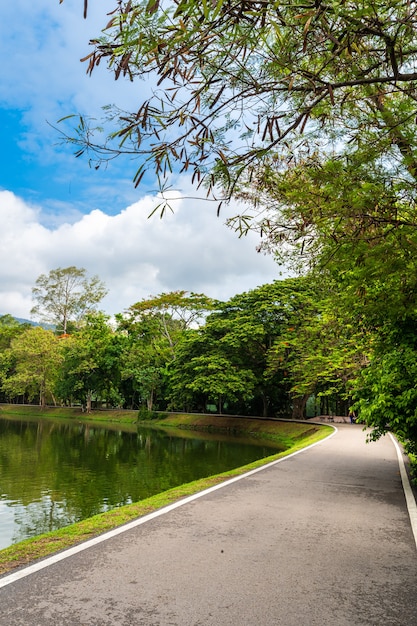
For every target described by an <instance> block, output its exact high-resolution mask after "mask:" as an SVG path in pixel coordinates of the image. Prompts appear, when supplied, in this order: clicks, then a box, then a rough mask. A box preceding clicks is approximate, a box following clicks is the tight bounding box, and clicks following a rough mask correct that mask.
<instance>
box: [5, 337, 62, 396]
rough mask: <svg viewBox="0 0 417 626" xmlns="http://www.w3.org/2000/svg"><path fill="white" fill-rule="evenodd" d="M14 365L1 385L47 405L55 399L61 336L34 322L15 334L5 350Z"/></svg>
mask: <svg viewBox="0 0 417 626" xmlns="http://www.w3.org/2000/svg"><path fill="white" fill-rule="evenodd" d="M4 354H5V357H6V359H8V360H9V361H8V362H9V366H11V369H10V370H9V372H8V373H7V375H6V376H4V377H3V381H2V389H3V391H4V392H5V393H6V395H7V396H9V397H11V398H15V397H17V396H26V397H27V398H28V399H29V400H34V399H35V398H36V399H37V400H38V402H39V404H40V405H41V406H42V407H44V406H45V404H46V402H47V400H48V399H49V400H51V399H52V400H53V401H54V402H55V397H54V390H55V383H56V379H57V376H58V373H59V366H60V363H61V358H62V357H61V354H60V350H59V345H58V340H57V338H56V337H55V335H54V334H53V333H52V332H51V331H49V330H45V329H43V328H41V327H40V326H34V327H31V328H27V329H26V330H24V331H23V332H22V333H21V334H20V335H18V336H17V337H15V338H14V339H13V340H12V342H11V345H10V348H7V349H6V351H5V353H4Z"/></svg>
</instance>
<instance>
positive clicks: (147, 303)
mask: <svg viewBox="0 0 417 626" xmlns="http://www.w3.org/2000/svg"><path fill="white" fill-rule="evenodd" d="M217 305H218V303H217V302H216V301H215V300H213V299H212V298H209V297H207V296H205V295H204V294H201V293H189V292H187V291H184V290H178V291H171V292H170V293H162V294H160V295H158V296H156V297H151V298H145V299H144V300H141V301H140V302H137V303H136V304H133V305H132V306H131V307H130V308H129V311H128V316H127V317H125V318H124V321H122V319H119V323H121V324H122V325H124V326H126V327H130V328H132V327H133V326H135V324H138V325H139V327H140V326H141V325H143V322H145V325H147V326H148V329H149V323H151V324H153V326H154V328H155V330H158V331H159V334H160V335H161V336H162V337H164V338H165V339H166V340H167V341H168V344H169V347H170V349H171V352H172V355H173V356H174V354H175V344H176V342H177V339H178V337H179V336H180V335H181V333H182V331H184V330H186V329H187V328H191V327H193V326H198V324H200V323H202V322H203V320H204V318H205V316H206V315H207V313H208V312H209V311H212V310H213V309H214V308H215V307H216V306H217Z"/></svg>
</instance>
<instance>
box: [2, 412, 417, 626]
mask: <svg viewBox="0 0 417 626" xmlns="http://www.w3.org/2000/svg"><path fill="white" fill-rule="evenodd" d="M416 557H417V551H416V543H415V539H414V536H413V532H412V528H411V524H410V517H409V514H408V511H407V507H406V504H405V498H404V492H403V489H402V484H401V478H400V474H399V465H398V460H397V455H396V450H395V447H394V444H393V442H392V440H391V439H390V438H389V437H385V438H384V439H382V440H380V441H379V442H377V443H371V444H366V443H365V434H364V432H363V431H362V429H361V427H360V426H357V425H350V424H349V425H348V424H346V425H340V426H338V432H337V434H336V435H334V436H333V437H331V438H330V439H327V440H326V441H324V442H321V443H320V444H319V445H316V446H315V447H313V448H310V449H308V450H306V451H303V452H302V453H300V454H297V455H295V456H292V457H290V458H287V459H286V460H284V461H282V462H280V463H278V464H275V465H273V466H269V467H267V468H266V469H262V471H259V472H257V473H255V474H252V475H250V476H246V477H245V478H243V479H242V480H238V481H236V482H234V483H232V484H229V485H227V486H225V487H222V488H220V489H217V490H215V491H212V492H210V493H208V494H205V495H204V496H202V497H199V498H197V499H195V500H193V501H191V502H188V503H186V504H185V505H183V506H180V507H178V508H175V509H173V510H169V511H168V512H167V513H165V514H163V515H160V516H158V517H155V518H153V519H151V520H149V521H147V522H146V523H143V524H141V525H139V526H137V527H135V528H133V529H130V530H128V531H126V532H125V533H123V534H120V535H119V536H116V537H114V538H111V539H108V540H106V541H104V542H102V543H100V544H98V545H95V546H93V547H90V548H88V549H86V550H84V551H82V552H80V553H78V554H75V555H73V556H71V557H69V558H65V559H63V560H61V561H59V562H57V563H55V564H53V565H50V566H48V567H46V568H44V569H42V570H41V571H38V572H36V573H32V574H30V575H28V576H26V577H24V578H22V579H20V580H16V581H14V582H12V583H11V584H7V585H6V586H4V587H3V588H1V589H0V624H1V625H2V626H3V625H4V626H35V625H36V626H110V625H111V626H133V625H134V626H139V625H144V626H168V625H169V626H276V625H283V626H315V625H317V626H327V625H328V626H359V625H360V626H363V625H372V626H377V625H378V626H379V625H381V626H393V625H396V626H413V625H417V593H416V582H417V558H416ZM5 580H8V579H7V578H5V579H0V583H1V582H2V581H3V583H4V582H5Z"/></svg>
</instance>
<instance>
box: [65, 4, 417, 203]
mask: <svg viewBox="0 0 417 626" xmlns="http://www.w3.org/2000/svg"><path fill="white" fill-rule="evenodd" d="M415 24H416V8H415V7H414V5H412V4H410V3H408V2H397V0H389V1H388V2H386V1H382V0H373V1H371V2H359V3H353V4H352V3H346V2H344V1H342V0H332V1H331V2H326V3H324V2H322V1H318V2H303V1H301V0H298V1H295V2H291V3H282V2H278V1H276V0H271V1H268V0H266V1H263V0H245V1H243V2H241V1H240V0H239V2H237V1H233V0H216V1H215V2H210V3H208V2H202V3H200V2H195V0H175V1H174V2H160V1H159V0H151V1H150V2H149V1H148V0H146V1H144V2H131V1H130V0H129V1H128V2H120V3H118V5H117V7H115V10H114V12H113V13H112V14H111V18H110V20H109V21H108V23H107V25H106V26H105V28H104V30H103V33H102V35H101V36H99V37H97V38H95V39H93V40H92V41H91V42H90V43H91V45H92V46H93V50H92V51H91V52H90V53H89V54H88V55H87V56H86V57H85V58H84V60H85V61H86V63H88V66H87V71H88V72H89V73H91V72H93V71H96V68H97V67H98V65H100V64H101V65H103V64H107V67H108V68H109V70H110V71H111V72H113V73H114V76H115V79H116V80H117V79H120V78H122V77H127V78H129V79H130V80H140V79H142V78H144V77H147V76H149V75H151V77H152V80H156V81H157V88H156V89H155V90H154V93H153V95H152V96H151V98H149V99H147V100H143V101H140V100H139V101H138V105H137V107H136V109H135V110H134V111H131V112H126V111H121V110H118V109H117V108H113V109H109V111H111V113H110V114H108V116H107V118H108V120H111V126H110V127H108V134H107V135H106V134H105V133H106V131H105V130H104V135H103V134H101V136H100V133H97V134H96V135H94V133H93V134H92V131H93V128H92V126H91V124H90V123H89V121H88V119H86V118H82V119H80V125H79V126H78V134H77V135H73V136H72V138H71V141H72V142H73V143H74V144H76V145H77V146H78V152H77V154H78V155H80V154H81V153H83V152H84V151H85V150H87V151H91V152H92V153H94V152H95V153H96V156H97V159H98V163H100V162H101V160H102V159H105V158H106V154H107V155H108V156H110V155H111V156H114V154H118V153H122V152H126V153H131V154H136V155H140V154H142V155H143V158H144V161H143V163H142V164H141V165H140V167H139V169H138V171H137V172H136V174H135V178H134V180H135V183H136V184H138V183H139V182H140V179H141V177H142V175H143V174H144V172H145V170H146V169H147V168H152V169H153V171H155V173H156V174H157V176H158V177H159V179H160V182H161V186H162V187H163V186H164V185H165V184H166V181H167V179H168V178H169V175H170V173H171V172H172V171H173V169H175V170H176V171H190V172H192V174H193V178H194V180H195V181H196V183H197V184H198V183H201V182H202V181H205V183H206V184H207V186H208V188H209V191H210V192H212V193H213V194H215V195H216V194H217V195H218V197H219V198H225V199H229V198H230V197H231V195H232V194H234V193H236V192H237V191H239V189H242V187H244V186H245V185H246V184H247V182H248V180H249V181H250V180H252V179H255V180H256V178H257V173H258V172H259V170H261V171H263V170H264V169H265V168H266V169H269V168H271V167H272V168H273V169H274V170H278V171H281V170H285V169H287V168H288V167H291V166H292V164H293V163H294V162H295V163H299V162H300V161H301V162H303V161H304V159H306V158H307V157H311V156H312V155H314V154H317V153H318V154H321V155H322V156H324V157H326V156H327V155H329V153H331V152H332V151H334V152H336V153H339V152H343V151H344V149H345V148H344V147H342V148H341V146H346V145H348V146H350V147H351V148H352V147H353V149H354V150H355V149H356V148H357V147H358V146H359V147H363V146H367V147H369V148H370V149H371V150H372V151H373V152H374V153H375V155H380V154H381V151H382V153H385V154H389V155H390V156H391V157H393V159H394V161H395V162H396V164H401V166H402V171H403V173H405V172H406V173H407V175H408V176H411V177H413V178H414V173H415V171H416V164H415V150H414V132H413V128H414V121H415V112H414V111H415V99H416V92H415V83H416V80H417V71H416V55H417V48H416V46H415V38H414V32H415ZM103 62H104V63H103ZM154 77H156V78H154ZM103 104H104V103H103ZM104 128H105V127H104ZM100 129H103V126H102V125H100ZM97 131H98V128H97ZM351 148H350V149H349V151H350V152H351V151H352V150H351ZM379 163H380V164H381V166H383V167H384V166H385V167H386V166H387V162H386V161H385V162H383V161H382V160H381V159H379ZM389 169H396V165H391V166H390V167H389ZM219 185H220V187H221V192H220V190H219V188H218V186H219Z"/></svg>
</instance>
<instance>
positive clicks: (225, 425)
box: [0, 407, 333, 574]
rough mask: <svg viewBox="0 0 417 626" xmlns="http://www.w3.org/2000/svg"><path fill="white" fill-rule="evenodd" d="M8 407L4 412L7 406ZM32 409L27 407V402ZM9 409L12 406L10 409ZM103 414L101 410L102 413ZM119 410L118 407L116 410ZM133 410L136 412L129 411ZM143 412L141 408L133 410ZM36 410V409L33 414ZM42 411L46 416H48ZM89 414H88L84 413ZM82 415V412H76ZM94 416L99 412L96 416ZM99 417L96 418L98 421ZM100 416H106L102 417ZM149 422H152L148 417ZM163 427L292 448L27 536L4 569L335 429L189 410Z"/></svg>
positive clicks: (4, 558) (55, 413)
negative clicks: (235, 435) (247, 437)
mask: <svg viewBox="0 0 417 626" xmlns="http://www.w3.org/2000/svg"><path fill="white" fill-rule="evenodd" d="M2 408H3V411H2V412H3V413H4V414H6V411H5V410H4V407H2ZM23 408H24V409H26V407H23ZM68 411H70V410H69V409H51V410H50V411H49V410H48V412H47V416H48V417H51V418H52V417H53V418H54V419H55V418H58V417H65V418H68V417H70V416H69V415H68ZM8 412H9V411H7V413H8ZM12 413H14V414H15V415H22V413H21V412H18V411H12ZM99 413H100V412H99ZM104 413H105V415H106V416H108V412H104ZM115 413H117V412H115ZM120 413H122V415H121V416H120V417H121V418H122V419H123V420H125V419H126V418H127V417H129V418H130V419H132V416H126V415H124V414H125V412H120ZM129 413H130V412H129ZM131 413H134V414H135V415H137V412H131ZM23 414H24V415H30V412H29V411H24V412H23ZM33 414H34V412H33V409H32V413H31V415H32V416H33ZM39 415H42V417H44V416H45V415H44V414H43V413H42V414H39ZM82 415H83V414H82ZM76 417H77V419H78V418H79V417H80V416H79V415H78V414H76ZM90 419H91V415H90V416H88V420H90ZM93 419H94V417H93ZM122 419H120V420H119V419H117V415H113V416H112V419H111V420H105V421H110V422H111V423H114V421H117V422H118V423H127V424H129V423H130V424H131V423H132V422H131V421H130V422H128V421H127V422H124V421H122ZM94 421H96V420H94ZM99 421H104V420H102V419H100V420H99ZM146 423H147V424H148V425H149V422H146ZM157 424H158V427H164V428H165V427H168V428H186V429H193V430H206V431H207V430H211V431H212V432H214V431H216V432H232V431H233V432H239V434H245V435H250V436H252V437H253V436H255V437H259V439H266V440H270V441H274V442H276V443H279V444H281V445H282V444H284V443H285V445H288V446H289V447H288V449H287V450H285V452H280V453H278V454H273V455H272V456H269V457H267V458H264V459H260V460H258V461H255V462H253V463H250V464H249V465H245V466H243V467H239V468H236V469H233V470H230V471H228V472H224V473H222V474H218V475H215V476H209V477H207V478H203V479H200V480H196V481H193V482H191V483H187V484H185V485H181V486H179V487H175V488H173V489H169V490H168V491H164V492H163V493H160V494H158V495H155V496H152V497H150V498H147V499H145V500H142V501H140V502H137V503H133V504H129V505H126V506H123V507H120V508H117V509H113V510H112V511H109V512H106V513H101V514H99V515H95V516H94V517H91V518H89V519H86V520H83V521H81V522H77V523H76V524H72V525H70V526H67V527H65V528H61V529H60V530H56V531H53V532H50V533H45V534H43V535H39V536H37V537H33V538H31V539H26V540H25V541H22V542H20V543H17V544H14V545H12V546H10V547H8V548H5V549H4V550H1V551H0V574H5V573H7V572H10V571H11V570H13V569H15V568H17V567H20V566H24V565H28V564H29V563H32V562H33V561H35V560H37V559H40V558H44V557H46V556H50V555H51V554H54V553H56V552H58V551H61V550H64V549H66V548H69V547H71V546H74V545H76V544H78V543H81V542H83V541H86V540H88V539H91V538H92V537H96V536H98V535H100V534H102V533H104V532H106V531H109V530H112V529H113V528H116V527H118V526H121V525H123V524H126V523H128V522H130V521H132V520H134V519H137V518H139V517H142V516H144V515H147V514H148V513H151V512H153V511H156V510H158V509H160V508H162V507H164V506H167V505H169V504H172V503H174V502H177V501H179V500H181V499H182V498H185V497H187V496H189V495H192V494H195V493H198V492H200V491H203V490H204V489H207V488H209V487H211V486H213V485H216V484H219V483H221V482H224V481H225V480H228V479H229V478H232V477H233V476H238V475H240V474H243V473H245V472H247V471H250V470H251V469H255V468H257V467H261V466H262V465H265V464H267V463H269V462H271V461H273V460H276V459H279V458H281V457H284V456H288V455H289V454H292V453H294V452H296V451H298V450H300V449H302V448H304V447H306V446H308V445H311V444H312V443H315V442H317V441H320V440H321V439H324V438H325V437H327V436H328V435H329V434H330V433H331V432H333V429H332V428H331V427H330V426H317V425H314V424H310V423H308V422H306V423H294V422H274V421H265V420H257V419H236V418H228V417H223V416H220V417H216V416H195V415H192V416H189V415H171V416H169V417H168V418H165V419H164V420H160V421H158V422H157Z"/></svg>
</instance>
